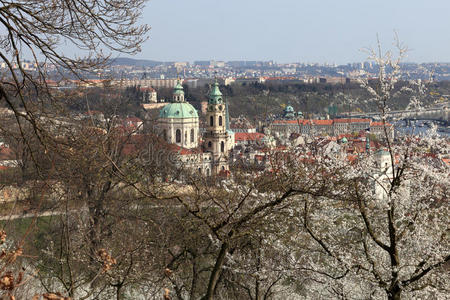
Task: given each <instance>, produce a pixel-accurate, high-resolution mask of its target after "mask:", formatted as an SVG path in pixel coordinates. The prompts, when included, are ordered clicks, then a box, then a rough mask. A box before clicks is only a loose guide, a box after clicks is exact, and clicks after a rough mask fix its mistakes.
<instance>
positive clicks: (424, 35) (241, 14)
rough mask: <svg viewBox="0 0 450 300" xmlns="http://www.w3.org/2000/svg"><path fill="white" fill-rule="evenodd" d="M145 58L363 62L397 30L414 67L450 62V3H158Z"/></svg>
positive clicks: (149, 18) (152, 10)
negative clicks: (378, 42)
mask: <svg viewBox="0 0 450 300" xmlns="http://www.w3.org/2000/svg"><path fill="white" fill-rule="evenodd" d="M143 17H144V18H143V22H145V23H147V24H149V25H150V26H151V30H150V39H149V40H148V41H147V42H146V43H145V44H144V45H143V47H142V52H141V53H140V54H138V55H137V56H136V57H137V58H145V59H154V60H163V61H194V60H209V59H216V60H274V61H276V62H329V63H334V62H335V63H347V62H356V61H363V60H365V58H366V56H367V55H366V54H364V53H363V52H361V51H360V49H361V48H364V47H373V46H375V45H376V35H377V34H378V35H379V37H380V40H381V41H382V43H383V45H384V46H385V47H391V46H392V42H393V37H394V31H396V32H397V33H398V35H399V37H400V40H401V41H402V42H403V43H404V44H406V45H407V46H408V48H410V52H409V54H408V58H407V61H414V62H435V61H441V62H450V1H449V0H390V1H389V0H375V1H374V0H370V1H369V0H309V1H303V0H150V1H149V2H148V3H147V7H146V8H145V11H144V14H143Z"/></svg>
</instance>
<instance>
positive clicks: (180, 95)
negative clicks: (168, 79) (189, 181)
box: [158, 80, 234, 176]
mask: <svg viewBox="0 0 450 300" xmlns="http://www.w3.org/2000/svg"><path fill="white" fill-rule="evenodd" d="M158 130H159V133H160V134H161V136H162V137H163V139H164V140H165V141H166V142H167V143H169V144H173V145H176V146H177V147H176V150H177V159H178V162H179V164H180V166H181V167H183V168H186V169H190V170H195V171H198V172H199V173H200V174H203V175H205V176H211V175H219V174H228V173H229V161H230V151H231V149H232V148H233V146H234V133H233V132H232V131H231V130H230V128H229V115H228V105H227V104H226V102H225V101H224V99H223V95H222V93H221V91H220V89H219V84H218V83H217V81H216V82H215V83H214V84H213V85H212V87H211V89H210V92H209V99H208V105H207V110H206V128H205V131H204V132H201V131H200V128H199V115H198V112H197V110H196V109H195V108H194V107H193V106H192V105H191V104H189V102H187V101H186V99H185V98H184V90H183V86H182V85H181V82H180V80H178V82H177V84H176V86H175V88H174V91H173V97H172V102H171V103H169V104H167V105H165V106H164V107H163V108H162V109H161V111H160V113H159V119H158Z"/></svg>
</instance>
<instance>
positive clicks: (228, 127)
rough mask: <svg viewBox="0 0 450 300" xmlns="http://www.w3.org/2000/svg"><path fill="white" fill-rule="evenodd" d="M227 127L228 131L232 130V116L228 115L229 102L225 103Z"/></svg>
mask: <svg viewBox="0 0 450 300" xmlns="http://www.w3.org/2000/svg"><path fill="white" fill-rule="evenodd" d="M225 126H226V128H225V129H226V130H227V131H229V130H230V114H229V113H228V101H225Z"/></svg>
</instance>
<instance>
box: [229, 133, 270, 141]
mask: <svg viewBox="0 0 450 300" xmlns="http://www.w3.org/2000/svg"><path fill="white" fill-rule="evenodd" d="M263 137H264V134H263V133H259V132H251V133H248V132H236V133H235V134H234V139H235V140H236V141H256V140H260V139H262V138H263Z"/></svg>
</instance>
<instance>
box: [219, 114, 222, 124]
mask: <svg viewBox="0 0 450 300" xmlns="http://www.w3.org/2000/svg"><path fill="white" fill-rule="evenodd" d="M219 126H222V116H219Z"/></svg>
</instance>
